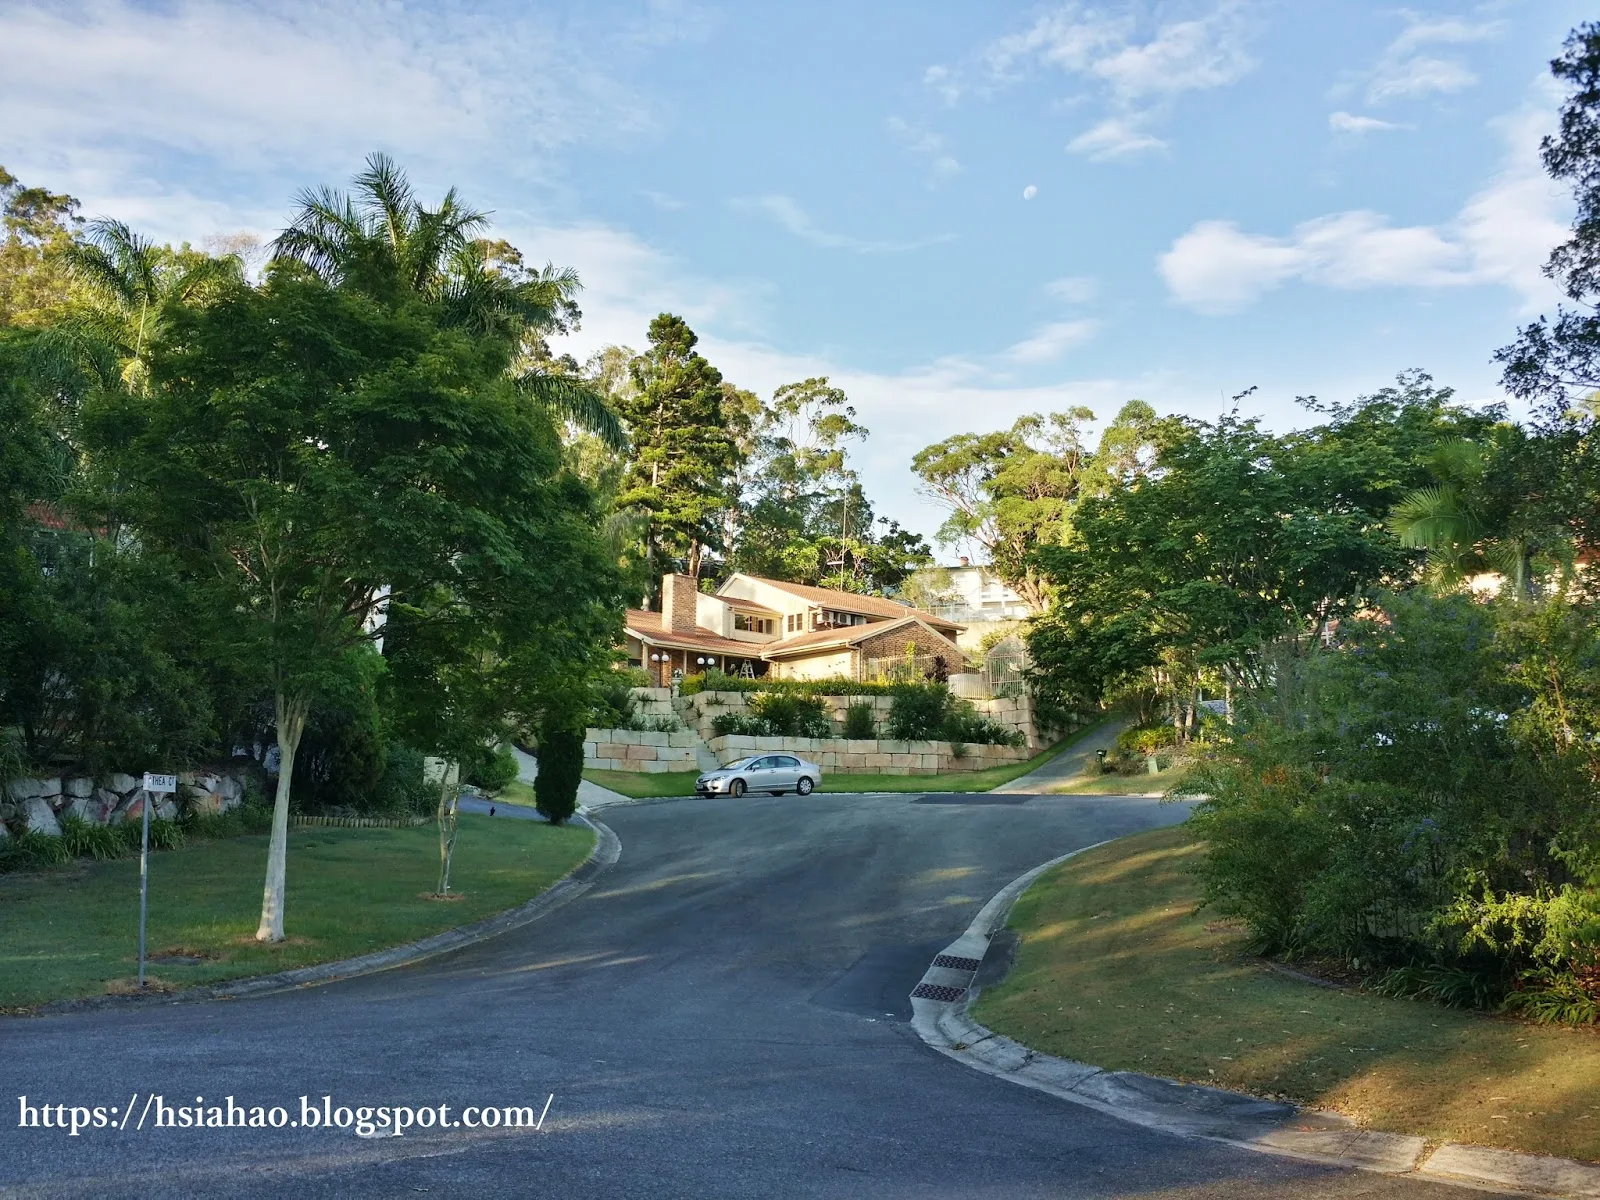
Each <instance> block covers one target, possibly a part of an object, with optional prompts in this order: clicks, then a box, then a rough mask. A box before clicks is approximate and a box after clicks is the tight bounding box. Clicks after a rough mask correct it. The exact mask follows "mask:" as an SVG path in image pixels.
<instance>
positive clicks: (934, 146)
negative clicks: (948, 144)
mask: <svg viewBox="0 0 1600 1200" xmlns="http://www.w3.org/2000/svg"><path fill="white" fill-rule="evenodd" d="M884 128H886V129H887V130H888V131H889V135H890V136H891V137H893V138H894V139H895V140H896V141H897V142H899V143H900V144H901V145H902V146H904V147H905V148H906V150H907V151H908V152H910V153H911V154H914V155H916V156H918V157H919V158H922V159H925V160H926V161H927V163H928V173H929V177H930V181H931V182H935V183H937V182H940V181H943V180H946V179H949V178H951V177H952V176H954V175H959V174H961V163H960V162H959V161H958V160H957V159H956V157H955V155H953V154H951V153H950V152H949V151H948V150H946V148H945V141H944V138H943V137H941V136H940V135H939V134H937V133H934V132H933V131H932V130H930V129H923V128H921V127H920V126H916V125H913V124H911V123H910V122H909V121H907V120H905V119H904V118H903V117H890V118H889V119H888V120H887V121H885V122H884Z"/></svg>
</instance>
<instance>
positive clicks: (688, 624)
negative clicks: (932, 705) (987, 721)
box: [626, 574, 963, 686]
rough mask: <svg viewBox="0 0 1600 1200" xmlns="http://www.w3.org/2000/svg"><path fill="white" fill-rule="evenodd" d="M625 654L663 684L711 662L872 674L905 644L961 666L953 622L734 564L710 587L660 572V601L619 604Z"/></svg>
mask: <svg viewBox="0 0 1600 1200" xmlns="http://www.w3.org/2000/svg"><path fill="white" fill-rule="evenodd" d="M626 626H627V647H628V660H629V661H630V662H631V663H632V664H633V665H634V666H636V667H644V668H645V669H647V670H648V671H650V673H651V675H652V676H653V678H654V679H655V681H656V683H657V684H658V685H660V686H666V685H668V684H669V683H671V681H672V680H673V678H674V677H682V676H685V675H698V674H700V673H701V672H702V671H706V670H720V671H723V672H725V673H727V674H729V675H745V676H749V677H760V676H764V675H769V674H770V675H771V676H772V677H773V678H775V679H837V678H840V677H844V678H850V679H864V678H876V677H878V676H879V675H882V674H883V673H884V672H885V671H886V669H887V667H888V665H889V664H891V663H897V662H902V661H904V660H905V658H906V656H907V654H908V653H909V654H910V655H911V656H912V657H913V658H914V659H916V660H918V664H919V667H920V668H921V669H924V670H931V669H933V667H934V665H935V664H934V660H935V659H938V658H943V659H944V660H945V669H946V670H947V671H960V670H961V669H962V662H963V657H962V653H961V650H960V648H959V647H958V646H957V645H956V638H957V637H958V636H959V635H960V633H961V626H960V625H957V624H956V623H955V622H953V621H949V620H946V619H945V618H943V617H937V616H935V615H934V614H932V613H927V612H922V611H921V610H920V609H915V608H911V607H909V606H907V605H904V604H900V603H899V602H897V601H894V600H886V599H884V598H883V597H881V596H858V595H856V594H855V593H853V592H839V591H834V590H833V589H832V588H820V587H810V586H808V585H807V584H803V583H786V582H784V581H782V580H779V579H763V578H761V577H759V576H756V575H745V574H734V575H732V576H730V577H729V578H728V580H727V581H726V582H725V583H724V584H723V585H722V586H721V587H720V588H718V589H717V590H716V592H715V593H714V594H708V593H705V592H702V591H700V590H699V589H698V588H697V587H696V586H695V581H694V580H693V579H691V578H689V577H688V576H687V575H666V576H663V577H662V580H661V611H660V612H649V611H646V610H644V609H634V608H630V609H629V610H628V612H627V620H626Z"/></svg>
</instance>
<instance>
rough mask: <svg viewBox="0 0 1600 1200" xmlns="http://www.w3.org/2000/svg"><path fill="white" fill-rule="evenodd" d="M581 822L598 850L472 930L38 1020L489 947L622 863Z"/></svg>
mask: <svg viewBox="0 0 1600 1200" xmlns="http://www.w3.org/2000/svg"><path fill="white" fill-rule="evenodd" d="M573 819H574V820H577V821H581V822H582V823H583V824H585V825H587V826H589V828H591V829H593V830H594V832H595V843H594V849H593V850H591V851H590V852H589V857H588V858H586V859H584V861H583V862H581V863H580V864H578V866H576V867H574V868H573V869H572V870H571V871H569V872H567V874H566V875H564V876H563V877H562V878H561V879H559V880H557V881H556V882H555V883H553V884H551V885H550V886H549V887H547V888H546V889H545V890H544V891H542V892H540V893H539V894H538V895H537V896H535V897H533V899H531V900H529V901H527V902H526V903H524V904H520V905H518V906H517V907H516V908H511V909H507V910H506V911H505V912H501V913H496V914H495V915H494V916H492V917H484V918H483V919H482V920H481V921H474V922H472V923H471V924H470V925H460V926H457V927H456V928H454V929H446V930H444V931H443V932H442V933H436V934H433V935H432V936H431V937H425V938H423V939H421V940H420V941H415V942H408V943H406V944H405V945H403V946H391V947H389V948H388V949H387V950H375V951H373V952H372V953H371V954H362V955H358V956H357V957H355V958H344V959H340V960H338V961H337V962H326V963H317V964H316V965H314V966H309V967H299V968H297V969H295V970H293V971H279V972H277V973H275V974H272V975H258V976H256V977H254V978H251V979H240V980H236V981H234V982H231V983H218V984H212V985H208V986H203V987H193V988H185V989H183V990H182V991H178V992H153V993H151V994H150V995H148V996H92V997H87V998H84V999H80V1000H57V1001H53V1002H51V1003H49V1004H44V1005H40V1006H39V1008H38V1009H37V1010H36V1012H37V1013H38V1015H41V1016H47V1015H52V1014H56V1013H63V1012H82V1011H84V1010H85V1009H91V1008H107V1007H112V1006H120V1005H128V1004H178V1003H183V1002H186V1001H192V1000H237V999H240V998H242V997H245V996H262V995H267V994H269V993H272V992H285V991H290V990H292V989H294V988H303V987H313V986H315V985H317V984H322V983H332V982H333V981H334V980H336V979H350V978H352V977H354V976H357V975H371V974H374V973H376V972H378V971H388V970H392V969H393V968H395V967H407V966H410V965H411V964H413V963H418V962H422V961H423V960H424V959H429V958H434V957H436V956H437V955H440V954H448V953H449V952H450V951H452V950H459V949H461V948H462V947H464V946H471V945H474V944H475V943H477V942H482V941H487V940H488V939H489V938H492V937H498V936H499V935H500V934H502V933H509V932H510V931H511V930H513V929H520V928H521V927H522V926H524V925H527V924H530V923H532V922H534V921H537V920H538V919H539V918H540V917H542V916H544V915H545V914H546V913H548V912H550V911H551V910H553V909H556V908H560V907H561V906H562V905H563V904H567V903H569V902H571V901H573V900H576V899H577V898H578V897H579V896H581V895H583V893H584V892H586V891H588V890H589V889H590V888H591V887H593V886H594V882H595V880H596V879H597V878H598V877H599V876H600V875H601V874H602V873H603V872H605V871H606V870H607V869H609V868H610V867H611V866H612V865H613V864H615V863H616V861H617V860H618V859H619V858H621V857H622V842H621V841H620V840H619V839H618V837H617V835H616V834H615V833H613V832H612V831H611V829H610V828H609V827H608V826H606V825H603V824H602V823H601V822H599V821H597V820H595V819H593V818H592V817H586V816H582V815H579V816H577V817H575V818H573Z"/></svg>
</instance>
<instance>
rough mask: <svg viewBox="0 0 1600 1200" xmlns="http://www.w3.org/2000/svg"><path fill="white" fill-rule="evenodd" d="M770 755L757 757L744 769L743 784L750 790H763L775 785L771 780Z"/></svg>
mask: <svg viewBox="0 0 1600 1200" xmlns="http://www.w3.org/2000/svg"><path fill="white" fill-rule="evenodd" d="M772 761H773V760H772V756H771V755H768V756H767V757H766V758H758V759H756V760H754V761H753V762H752V763H751V764H750V765H749V766H748V767H746V768H745V769H744V772H743V774H744V779H745V786H746V787H748V788H749V789H750V790H751V791H752V792H764V791H766V790H768V789H769V788H773V787H776V786H777V784H775V783H773V782H772Z"/></svg>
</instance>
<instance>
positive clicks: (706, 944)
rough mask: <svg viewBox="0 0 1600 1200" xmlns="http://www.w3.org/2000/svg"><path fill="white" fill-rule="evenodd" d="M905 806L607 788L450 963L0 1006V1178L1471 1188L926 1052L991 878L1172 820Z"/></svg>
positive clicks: (479, 1188)
mask: <svg viewBox="0 0 1600 1200" xmlns="http://www.w3.org/2000/svg"><path fill="white" fill-rule="evenodd" d="M930 799H935V800H937V801H938V802H936V803H926V802H922V801H921V800H920V799H919V798H918V797H915V796H870V797H865V796H849V795H814V796H811V797H808V798H806V799H804V800H799V799H796V798H794V797H787V798H778V799H773V798H767V797H762V798H757V799H746V800H744V801H732V800H685V801H673V802H662V803H653V804H641V805H636V806H629V807H619V808H615V809H611V810H609V811H607V812H606V813H605V814H603V817H604V820H605V821H606V823H607V824H609V825H610V826H611V827H612V828H613V829H614V830H615V831H616V832H617V834H618V835H619V836H620V838H621V839H622V845H623V852H622V860H621V862H620V863H618V864H617V865H616V866H615V867H613V868H612V869H611V870H610V871H609V872H608V873H607V874H605V875H604V876H602V877H601V878H600V879H599V880H598V881H597V882H596V884H595V885H594V887H593V888H591V890H590V891H588V892H587V893H586V894H584V895H583V896H582V897H580V898H579V899H577V900H575V901H574V902H572V903H571V904H569V905H567V906H566V907H564V908H562V909H560V910H558V911H556V912H554V913H553V914H551V915H550V916H549V917H547V918H545V919H543V920H541V921H539V922H537V923H535V924H533V925H530V926H527V927H525V928H523V929H519V930H516V931H514V932H512V933H510V934H507V935H505V936H503V937H500V938H496V939H494V940H492V941H489V942H485V943H482V944H480V945H477V946H473V947H470V948H467V949H465V950H463V951H460V952H458V953H455V954H453V955H450V956H447V957H444V958H440V959H435V960H431V961H428V962H425V963H422V964H418V965H416V966H414V967H410V968H405V969H401V970H395V971H390V972H386V973H383V974H379V975H373V976H367V977H365V978H360V979H351V980H346V981H343V982H340V983H335V984H331V985H325V986H321V987H316V988H308V989H304V990H300V991H294V992H288V993H281V994H278V995H272V996H264V997H259V998H255V999H249V1000H240V1001H234V1002H229V1003H187V1004H169V1005H158V1006H153V1007H128V1008H116V1009H103V1010H98V1011H92V1012H84V1013H78V1014H70V1015H63V1016H54V1017H41V1018H21V1019H11V1020H0V1076H3V1078H4V1079H5V1082H6V1087H5V1088H4V1089H3V1090H0V1101H3V1104H4V1107H0V1193H5V1194H17V1195H35V1194H40V1195H95V1196H122V1195H127V1196H135V1195H137V1196H141V1197H145V1196H179V1195H182V1196H193V1195H241V1196H278V1195H285V1194H293V1195H295V1196H297V1197H312V1196H341V1197H343V1196H397V1195H410V1194H420V1193H432V1194H436V1195H443V1196H462V1195H476V1196H482V1197H489V1196H512V1195H529V1196H532V1195H539V1196H545V1195H548V1196H560V1197H563V1198H577V1197H631V1196H649V1197H658V1198H666V1197H685V1198H694V1200H700V1198H704V1197H720V1196H740V1197H744V1196H749V1197H769V1196H807V1197H839V1198H841V1200H844V1198H851V1200H854V1198H857V1197H878V1196H882V1197H908V1198H909V1197H918V1198H923V1197H943V1196H981V1197H1068V1196H1070V1197H1135V1196H1137V1197H1162V1198H1179V1197H1181V1198H1184V1200H1198V1198H1201V1197H1217V1198H1219V1200H1220V1198H1223V1197H1226V1198H1229V1200H1232V1198H1236V1197H1257V1196H1295V1197H1354V1196H1362V1197H1390V1196H1393V1197H1406V1198H1412V1197H1417V1198H1421V1197H1447V1196H1448V1197H1458V1196H1459V1197H1463V1198H1464V1197H1467V1196H1469V1195H1470V1196H1474V1197H1481V1196H1482V1195H1483V1193H1482V1192H1473V1193H1467V1192H1460V1191H1457V1190H1456V1189H1452V1188H1447V1187H1442V1186H1439V1185H1435V1184H1428V1183H1424V1182H1421V1181H1419V1180H1414V1179H1391V1178H1388V1177H1384V1176H1376V1175H1370V1174H1360V1173H1351V1172H1347V1171H1343V1170H1335V1169H1331V1168H1327V1167H1321V1166H1314V1165H1309V1164H1305V1163H1299V1162H1294V1161H1290V1160H1284V1159H1277V1158H1270V1157H1265V1156H1261V1155H1256V1154H1251V1153H1249V1152H1246V1151H1239V1150H1233V1149H1229V1148H1227V1147H1223V1146H1219V1145H1213V1144H1209V1143H1204V1142H1197V1141H1184V1140H1180V1139H1177V1138H1173V1137H1169V1136H1165V1135H1162V1134H1156V1133H1151V1132H1148V1131H1145V1130H1142V1129H1140V1128H1137V1127H1135V1126H1132V1125H1128V1124H1124V1123H1122V1122H1119V1121H1116V1120H1114V1119H1112V1118H1109V1117H1105V1116H1102V1115H1100V1114H1098V1113H1094V1112H1091V1111H1089V1110H1087V1109H1083V1108H1079V1107H1075V1106H1073V1105H1070V1104H1065V1103H1062V1102H1060V1101H1057V1100H1055V1099H1053V1098H1051V1097H1049V1096H1045V1095H1041V1094H1039V1093H1037V1092H1032V1091H1029V1090H1026V1089H1023V1088H1019V1087H1015V1086H1012V1085H1010V1084H1007V1083H1005V1082H1003V1081H1000V1080H996V1079H992V1078H990V1077H988V1076H985V1075H981V1074H979V1073H977V1072H974V1071H971V1070H968V1069H966V1068H964V1067H963V1066H961V1065H960V1064H958V1063H955V1062H952V1061H950V1060H948V1059H946V1058H943V1057H941V1056H940V1055H938V1054H936V1053H935V1052H933V1051H932V1050H929V1049H928V1048H926V1047H925V1046H923V1045H922V1043H921V1042H920V1041H919V1040H918V1039H917V1038H916V1036H915V1034H914V1033H912V1031H911V1030H910V1028H909V1026H908V1024H907V1020H908V1018H909V1016H910V1006H909V1002H908V1000H907V995H908V993H909V991H910V989H911V987H912V986H914V984H915V983H916V981H917V979H918V978H919V977H920V976H921V974H922V972H923V969H924V968H925V967H926V966H927V963H928V959H929V957H930V955H931V954H932V953H934V952H935V951H937V949H938V948H939V947H941V946H943V945H944V944H945V943H946V942H948V941H949V940H950V939H951V938H952V937H953V936H954V935H955V934H956V933H957V932H959V931H960V930H961V929H963V928H964V927H965V926H966V924H967V922H968V921H970V920H971V919H972V917H973V915H974V914H975V913H976V911H977V910H978V908H979V907H980V906H981V905H982V904H983V902H984V901H985V900H986V899H987V898H988V897H989V896H990V895H992V894H993V893H994V892H995V891H996V890H997V889H998V888H1000V887H1001V886H1003V885H1004V884H1005V883H1006V882H1008V881H1009V880H1010V879H1012V878H1013V877H1015V876H1016V875H1017V874H1019V873H1020V872H1021V871H1023V870H1025V869H1027V868H1028V867H1030V866H1032V865H1034V864H1035V863H1038V862H1040V861H1042V860H1043V859H1047V858H1051V857H1053V856H1055V855H1058V854H1061V853H1064V852H1066V851H1068V850H1072V849H1074V848H1077V847H1079V846H1084V845H1089V844H1092V843H1094V842H1098V841H1102V840H1104V839H1106V838H1110V837H1116V836H1119V835H1121V834H1124V833H1131V832H1135V831H1137V830H1141V829H1146V828H1150V827H1153V826H1156V825H1160V824H1165V823H1168V822H1171V821H1174V820H1178V819H1181V818H1182V816H1183V809H1182V808H1181V807H1178V806H1172V805H1162V804H1159V803H1157V802H1155V801H1151V800H1139V799H1128V798H1115V797H1072V796H1049V797H1033V798H1027V797H1017V796H993V795H990V796H985V795H978V796H961V795H947V796H940V797H930ZM478 819H488V818H478ZM497 819H498V818H497ZM291 869H292V868H291ZM291 925H292V912H291ZM291 932H292V930H291ZM552 1093H553V1094H554V1097H555V1098H554V1101H553V1102H552V1103H551V1105H550V1109H549V1115H548V1117H547V1118H546V1120H545V1122H544V1126H543V1129H542V1130H541V1131H540V1132H537V1133H535V1132H531V1131H527V1130H505V1129H492V1130H468V1129H465V1128H453V1129H448V1130H439V1129H433V1130H416V1129H413V1130H411V1131H410V1132H408V1133H407V1135H406V1136H404V1137H399V1138H396V1137H388V1138H377V1139H363V1138H358V1137H356V1136H355V1134H354V1132H353V1131H350V1130H338V1129H335V1130H331V1131H330V1130H327V1129H323V1128H318V1129H311V1130H308V1129H305V1128H284V1129H280V1130H274V1129H249V1128H244V1129H240V1128H225V1129H181V1128H162V1129H159V1130H158V1129H155V1128H153V1127H152V1122H151V1121H150V1120H149V1118H148V1116H147V1120H146V1126H147V1127H146V1128H145V1129H144V1130H143V1131H137V1130H136V1129H135V1127H134V1126H133V1124H132V1123H131V1122H130V1124H129V1127H128V1128H127V1129H126V1130H123V1131H118V1130H114V1129H111V1128H109V1127H108V1128H105V1129H90V1130H86V1131H84V1132H83V1133H82V1134H81V1135H80V1136H78V1137H69V1136H67V1134H66V1133H65V1132H63V1131H58V1130H55V1129H43V1128H26V1129H19V1128H18V1118H19V1116H20V1113H21V1108H20V1104H19V1101H18V1099H17V1097H18V1096H19V1095H26V1096H28V1097H29V1099H30V1102H40V1103H48V1104H51V1105H55V1104H65V1105H69V1106H70V1105H83V1106H86V1107H92V1106H95V1105H103V1106H117V1107H119V1108H125V1107H127V1106H128V1104H129V1097H135V1098H136V1100H137V1104H138V1105H144V1104H146V1103H147V1099H146V1098H147V1097H148V1096H149V1095H151V1094H159V1095H161V1096H162V1097H164V1103H166V1104H167V1105H168V1106H177V1105H191V1106H192V1105H194V1104H195V1098H196V1097H203V1098H204V1099H203V1105H202V1106H210V1105H212V1104H217V1105H222V1104H224V1103H225V1098H226V1097H228V1096H232V1097H234V1100H235V1103H236V1104H238V1105H240V1106H243V1107H245V1108H246V1109H248V1108H249V1107H251V1106H254V1105H262V1106H266V1107H270V1106H275V1105H276V1106H282V1107H283V1108H284V1109H285V1111H286V1112H287V1113H288V1114H289V1115H290V1116H291V1117H292V1118H298V1117H299V1115H300V1112H301V1105H300V1100H299V1098H300V1097H301V1096H307V1097H310V1098H311V1100H310V1103H311V1104H313V1105H319V1102H320V1098H321V1097H322V1096H324V1095H328V1096H331V1097H332V1100H331V1105H330V1107H331V1108H335V1109H336V1108H337V1107H340V1106H348V1107H351V1108H355V1107H357V1106H360V1105H368V1106H374V1107H375V1106H379V1105H407V1106H411V1107H413V1108H417V1107H421V1106H424V1105H428V1106H437V1105H440V1104H448V1105H449V1106H450V1110H449V1118H450V1119H458V1118H459V1114H460V1113H461V1112H462V1110H463V1109H464V1108H465V1107H466V1106H468V1105H493V1106H501V1105H515V1106H521V1105H529V1106H532V1107H533V1109H534V1110H535V1111H537V1110H538V1109H540V1108H542V1107H543V1105H544V1103H545V1099H546V1097H547V1096H548V1095H550V1094H552ZM319 1106H320V1105H319ZM116 1119H118V1120H120V1119H122V1118H121V1117H118V1118H116Z"/></svg>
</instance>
